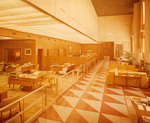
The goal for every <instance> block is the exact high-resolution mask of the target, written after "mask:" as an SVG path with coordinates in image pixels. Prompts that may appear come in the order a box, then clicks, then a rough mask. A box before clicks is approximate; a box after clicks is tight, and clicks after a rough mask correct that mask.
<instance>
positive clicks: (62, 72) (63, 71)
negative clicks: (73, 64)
mask: <svg viewBox="0 0 150 123" xmlns="http://www.w3.org/2000/svg"><path fill="white" fill-rule="evenodd" d="M67 69H68V67H63V69H62V71H58V73H60V74H66V73H67Z"/></svg>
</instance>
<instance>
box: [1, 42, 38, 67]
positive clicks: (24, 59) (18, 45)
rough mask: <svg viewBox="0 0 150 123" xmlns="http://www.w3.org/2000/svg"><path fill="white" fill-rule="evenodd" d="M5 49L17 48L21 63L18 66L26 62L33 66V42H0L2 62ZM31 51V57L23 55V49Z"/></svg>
mask: <svg viewBox="0 0 150 123" xmlns="http://www.w3.org/2000/svg"><path fill="white" fill-rule="evenodd" d="M5 48H17V49H21V62H20V63H19V64H21V65H22V64H24V63H26V62H31V63H33V64H35V41H34V40H23V39H22V40H18V39H16V40H14V39H13V40H12V39H10V40H0V61H4V49H5ZM26 48H30V49H31V55H25V49H26Z"/></svg>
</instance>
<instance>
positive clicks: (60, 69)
mask: <svg viewBox="0 0 150 123" xmlns="http://www.w3.org/2000/svg"><path fill="white" fill-rule="evenodd" d="M62 69H63V67H50V70H53V71H56V72H58V71H62Z"/></svg>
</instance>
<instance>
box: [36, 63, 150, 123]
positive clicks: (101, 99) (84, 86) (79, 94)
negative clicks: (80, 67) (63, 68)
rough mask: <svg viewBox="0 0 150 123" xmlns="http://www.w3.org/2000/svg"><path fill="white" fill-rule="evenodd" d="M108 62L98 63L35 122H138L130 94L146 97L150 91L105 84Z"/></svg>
mask: <svg viewBox="0 0 150 123" xmlns="http://www.w3.org/2000/svg"><path fill="white" fill-rule="evenodd" d="M108 65H109V61H105V62H100V63H98V64H96V65H95V66H94V67H93V68H91V69H90V70H89V72H88V73H87V74H85V75H84V76H83V77H82V78H81V79H79V80H78V81H77V82H76V83H75V84H74V85H73V86H72V87H71V88H69V89H68V90H67V91H66V92H65V93H64V94H63V95H62V96H60V98H58V99H57V100H56V101H55V102H54V103H53V104H52V105H51V106H50V107H49V108H48V109H47V110H46V111H44V113H42V114H41V115H40V116H39V117H38V118H37V119H36V120H35V121H34V122H35V123H45V122H46V123H87V122H89V123H111V122H115V123H119V122H122V123H131V122H136V121H137V117H136V115H135V112H134V111H133V110H132V109H133V107H132V105H131V101H130V96H138V97H146V96H148V95H150V94H149V93H148V90H147V89H139V88H134V87H128V88H126V87H121V86H115V87H114V86H107V85H105V80H106V73H107V67H108ZM129 108H131V109H129Z"/></svg>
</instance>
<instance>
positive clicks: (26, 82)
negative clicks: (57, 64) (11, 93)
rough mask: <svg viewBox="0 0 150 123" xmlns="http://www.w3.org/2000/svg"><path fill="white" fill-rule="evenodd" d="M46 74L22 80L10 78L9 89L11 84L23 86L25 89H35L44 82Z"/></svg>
mask: <svg viewBox="0 0 150 123" xmlns="http://www.w3.org/2000/svg"><path fill="white" fill-rule="evenodd" d="M46 75H47V74H46V72H45V73H40V74H39V75H33V76H31V77H30V78H25V77H20V78H14V77H8V84H9V87H10V85H11V84H13V88H14V85H22V86H25V87H31V88H32V89H34V88H35V86H36V85H37V84H38V83H40V82H41V81H43V80H44V79H45V77H46Z"/></svg>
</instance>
